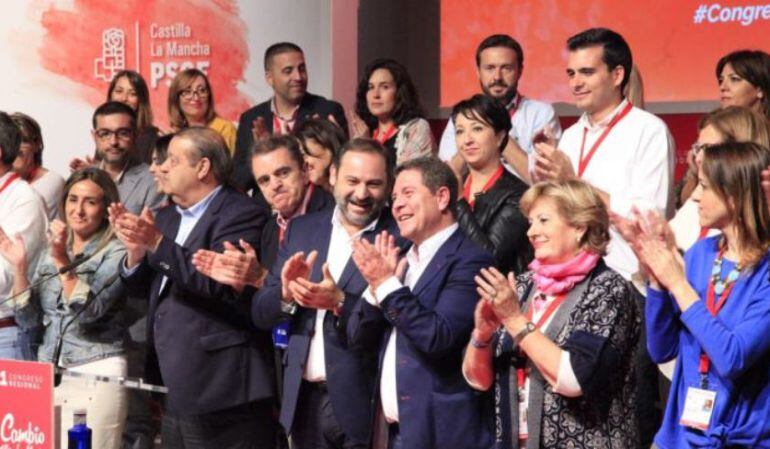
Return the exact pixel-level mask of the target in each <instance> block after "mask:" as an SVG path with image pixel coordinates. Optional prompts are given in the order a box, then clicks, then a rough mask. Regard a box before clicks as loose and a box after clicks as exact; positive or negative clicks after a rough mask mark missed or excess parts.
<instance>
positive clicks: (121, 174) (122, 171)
mask: <svg viewBox="0 0 770 449" xmlns="http://www.w3.org/2000/svg"><path fill="white" fill-rule="evenodd" d="M128 163H129V161H126V163H125V164H124V165H123V169H122V170H120V173H118V176H117V177H116V178H115V179H114V181H115V184H120V183H121V182H123V175H125V174H126V171H127V170H128ZM104 165H105V164H104V161H101V162H99V168H100V169H101V170H104ZM104 171H106V170H104Z"/></svg>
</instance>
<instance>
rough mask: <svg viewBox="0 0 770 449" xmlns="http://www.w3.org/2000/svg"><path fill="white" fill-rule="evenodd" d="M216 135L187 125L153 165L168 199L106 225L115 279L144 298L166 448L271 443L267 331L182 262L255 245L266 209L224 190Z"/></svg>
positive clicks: (226, 292) (226, 168)
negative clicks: (119, 247)
mask: <svg viewBox="0 0 770 449" xmlns="http://www.w3.org/2000/svg"><path fill="white" fill-rule="evenodd" d="M230 168H231V162H230V157H229V153H228V152H227V149H226V147H225V143H224V141H223V140H222V138H221V137H220V136H219V135H218V134H217V133H216V132H214V131H212V130H210V129H207V128H198V127H193V128H188V129H185V130H183V131H181V132H180V133H178V134H177V135H176V136H175V137H174V138H173V139H172V140H171V143H170V144H169V148H168V157H167V159H166V161H165V162H164V163H163V164H162V165H161V167H160V171H161V172H162V174H163V176H164V178H165V180H166V181H167V184H166V185H165V186H164V187H165V190H166V193H167V194H168V195H169V196H170V197H171V199H172V200H173V201H174V205H169V206H167V207H165V208H163V209H161V210H160V211H158V214H157V217H153V216H152V214H151V213H150V211H149V210H148V209H146V208H145V209H144V210H143V211H142V213H141V214H139V215H136V214H132V213H130V212H128V211H127V210H126V209H125V207H123V206H122V205H120V204H118V205H113V206H111V207H110V220H111V222H112V223H113V226H114V228H115V232H116V234H117V235H118V237H119V238H120V240H121V241H122V242H123V243H124V244H125V246H126V250H127V251H126V258H125V260H124V263H123V265H122V268H121V276H122V277H123V279H124V280H125V281H126V285H127V286H128V288H129V291H130V292H131V293H132V294H134V295H137V296H138V295H144V296H145V297H149V301H150V303H149V313H148V326H147V328H148V342H149V343H150V344H151V345H153V347H154V349H155V352H156V353H157V359H158V365H159V368H160V374H161V376H162V379H163V382H164V384H165V385H166V386H167V387H168V389H169V393H168V396H167V400H166V413H165V415H164V417H163V424H162V430H161V436H162V439H163V446H164V447H169V448H183V447H202V448H209V447H211V448H214V447H216V448H218V449H220V448H229V447H238V448H241V447H242V448H261V447H270V446H271V445H272V444H273V443H274V438H275V437H274V435H275V428H276V423H275V419H274V418H273V407H272V405H273V395H274V391H275V379H274V374H273V367H272V363H271V360H272V345H271V342H270V336H269V335H268V333H267V332H263V331H259V330H258V329H256V328H255V327H254V326H253V325H252V324H251V319H250V315H249V311H250V306H251V304H250V300H249V299H248V298H242V297H239V295H238V294H237V293H236V292H235V291H233V290H232V289H231V288H230V287H228V286H226V285H224V284H221V283H218V282H216V281H214V280H213V279H211V278H208V277H205V276H203V275H202V274H200V273H198V272H197V271H196V270H195V268H194V267H193V265H192V255H193V254H194V253H195V252H196V251H197V250H199V249H214V250H216V251H222V250H224V246H225V243H226V242H230V243H233V242H239V241H241V240H243V241H246V242H248V243H249V244H251V245H252V246H255V247H259V239H260V234H261V231H262V227H263V226H264V224H265V222H266V220H267V218H268V216H269V212H268V211H267V210H265V209H262V208H260V207H259V205H258V204H257V203H256V202H254V201H253V200H251V199H250V198H248V197H247V196H245V195H243V194H241V193H239V192H237V191H236V190H234V189H232V188H231V187H229V186H228V185H227V184H226V180H227V178H228V177H229V175H230Z"/></svg>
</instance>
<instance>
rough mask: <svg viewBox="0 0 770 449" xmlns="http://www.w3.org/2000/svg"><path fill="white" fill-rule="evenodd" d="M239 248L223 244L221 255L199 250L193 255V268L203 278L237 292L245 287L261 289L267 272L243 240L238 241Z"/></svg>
mask: <svg viewBox="0 0 770 449" xmlns="http://www.w3.org/2000/svg"><path fill="white" fill-rule="evenodd" d="M239 246H240V249H239V248H238V247H236V246H235V245H233V244H232V243H230V242H225V244H224V247H225V249H224V251H223V252H221V253H217V252H215V251H211V250H208V249H199V250H198V251H197V252H196V253H195V254H193V258H192V263H193V266H194V267H195V269H196V270H198V271H199V272H200V273H201V274H203V275H204V276H208V277H210V278H211V279H214V280H215V281H217V282H219V283H221V284H225V285H229V286H231V287H232V288H233V289H234V290H235V291H237V292H241V291H243V289H244V288H245V287H246V286H247V285H251V286H253V287H255V288H260V287H262V283H263V282H264V279H265V275H266V274H267V271H266V270H265V269H264V268H263V267H262V266H261V265H260V264H259V260H258V258H257V252H256V251H255V250H254V248H253V247H252V246H251V245H249V243H248V242H246V241H245V240H243V239H241V240H240V241H239Z"/></svg>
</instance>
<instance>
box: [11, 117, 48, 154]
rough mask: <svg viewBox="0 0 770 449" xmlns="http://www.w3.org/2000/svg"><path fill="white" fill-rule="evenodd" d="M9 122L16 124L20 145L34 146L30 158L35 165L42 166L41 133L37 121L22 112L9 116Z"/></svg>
mask: <svg viewBox="0 0 770 449" xmlns="http://www.w3.org/2000/svg"><path fill="white" fill-rule="evenodd" d="M11 120H13V122H14V123H16V126H18V127H19V132H20V133H21V143H29V144H32V145H35V146H36V147H37V148H35V154H34V155H33V156H32V157H33V160H34V162H35V165H37V166H41V165H43V133H42V132H41V131H40V124H39V123H38V122H37V120H35V119H33V118H32V117H30V116H28V115H27V114H24V113H22V112H14V113H13V114H11Z"/></svg>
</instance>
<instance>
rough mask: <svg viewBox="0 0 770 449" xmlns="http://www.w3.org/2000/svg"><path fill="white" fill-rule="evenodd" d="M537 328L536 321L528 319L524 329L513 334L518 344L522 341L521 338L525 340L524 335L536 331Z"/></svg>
mask: <svg viewBox="0 0 770 449" xmlns="http://www.w3.org/2000/svg"><path fill="white" fill-rule="evenodd" d="M535 329H537V328H536V327H535V323H533V322H532V321H527V324H526V326H524V329H522V330H520V331H519V333H518V334H516V335H514V336H513V341H514V342H515V343H516V344H517V345H518V344H519V343H521V340H523V339H524V337H526V336H527V335H529V334H531V333H532V332H534V331H535Z"/></svg>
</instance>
